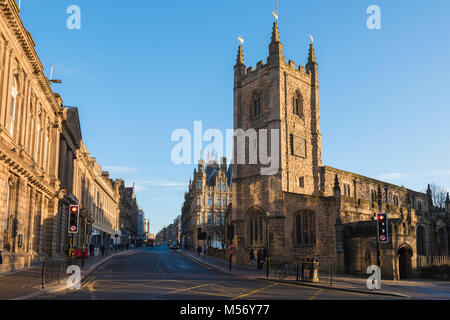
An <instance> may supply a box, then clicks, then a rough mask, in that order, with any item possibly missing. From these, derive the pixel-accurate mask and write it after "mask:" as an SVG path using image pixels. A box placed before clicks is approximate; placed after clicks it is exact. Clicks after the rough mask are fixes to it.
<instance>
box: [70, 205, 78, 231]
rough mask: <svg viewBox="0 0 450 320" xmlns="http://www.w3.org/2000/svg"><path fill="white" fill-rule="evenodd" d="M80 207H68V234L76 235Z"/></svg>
mask: <svg viewBox="0 0 450 320" xmlns="http://www.w3.org/2000/svg"><path fill="white" fill-rule="evenodd" d="M79 213H80V206H70V207H69V233H78V221H79Z"/></svg>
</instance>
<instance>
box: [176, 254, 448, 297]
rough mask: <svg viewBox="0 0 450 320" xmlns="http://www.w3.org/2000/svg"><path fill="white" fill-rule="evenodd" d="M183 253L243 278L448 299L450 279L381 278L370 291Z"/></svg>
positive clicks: (206, 264) (358, 291)
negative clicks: (305, 279)
mask: <svg viewBox="0 0 450 320" xmlns="http://www.w3.org/2000/svg"><path fill="white" fill-rule="evenodd" d="M182 252H183V254H184V255H185V256H187V257H189V258H190V259H193V260H195V261H196V262H198V263H201V264H204V265H205V266H208V267H209V268H213V269H214V270H217V271H219V272H222V273H225V274H232V275H235V276H238V277H241V278H245V279H257V280H266V281H271V282H279V283H289V284H295V285H299V286H310V287H315V288H323V289H327V290H340V291H348V292H357V293H365V294H368V293H369V294H373V295H381V296H393V297H399V298H407V299H425V300H450V281H436V280H429V279H415V280H404V281H393V280H382V281H381V290H376V291H370V290H369V289H366V288H362V287H361V286H360V287H359V288H352V286H351V285H350V284H346V283H345V281H344V280H342V281H341V283H339V281H336V280H339V278H338V279H335V281H334V284H333V286H332V287H331V286H330V285H329V284H326V283H324V282H319V283H309V282H301V281H296V279H295V277H293V276H288V277H286V278H285V279H284V280H280V279H278V278H276V277H274V276H273V275H270V278H267V273H266V270H257V268H256V266H254V267H253V268H249V267H244V266H236V265H232V268H231V271H230V269H229V262H227V261H224V260H222V259H218V258H215V257H211V256H208V255H207V256H204V255H200V256H199V255H198V253H196V252H193V251H190V250H185V251H182Z"/></svg>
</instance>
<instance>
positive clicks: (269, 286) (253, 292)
mask: <svg viewBox="0 0 450 320" xmlns="http://www.w3.org/2000/svg"><path fill="white" fill-rule="evenodd" d="M277 285H278V283H274V284H271V285H268V286H267V287H264V288H261V289H258V290H255V291H252V292H249V293H246V294H242V295H240V296H237V297H234V298H233V299H231V300H237V299H240V298H244V297H248V296H250V295H252V294H255V293H258V292H261V291H264V290H266V289H269V288H271V287H274V286H277Z"/></svg>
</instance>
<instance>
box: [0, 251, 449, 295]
mask: <svg viewBox="0 0 450 320" xmlns="http://www.w3.org/2000/svg"><path fill="white" fill-rule="evenodd" d="M40 271H41V270H40V268H35V267H31V268H27V269H24V270H22V271H17V272H13V273H9V274H5V275H1V276H0V299H3V300H4V299H15V300H25V299H30V300H406V299H445V300H448V299H450V282H438V281H402V282H401V283H399V282H397V283H395V290H390V289H389V288H385V287H389V285H390V284H388V285H385V284H386V283H385V282H384V281H383V282H382V287H383V291H382V292H377V293H376V294H373V293H372V292H370V291H368V290H367V289H366V290H361V289H353V288H346V287H339V286H334V287H332V288H331V287H329V286H328V287H327V286H325V285H323V284H322V285H321V284H311V283H301V282H296V281H295V279H289V278H286V279H285V280H283V281H281V280H279V279H274V278H271V279H266V278H265V272H264V270H257V269H256V267H255V268H247V267H242V266H233V267H232V270H231V272H230V270H229V268H228V263H227V262H226V261H223V260H220V259H216V258H214V257H210V256H206V257H203V256H200V257H199V256H198V255H197V254H196V253H194V252H191V251H185V252H183V251H181V250H180V251H171V250H169V248H167V247H152V248H139V249H134V250H128V251H122V252H119V253H117V254H113V255H109V256H108V257H95V258H89V259H87V260H86V264H85V268H84V269H83V270H82V274H81V277H82V282H81V288H80V289H79V290H68V289H67V287H66V285H65V284H61V285H55V286H52V287H48V288H46V289H45V290H42V289H41V287H40V286H41V283H40V281H41V278H40V276H41V274H40ZM62 282H63V281H62ZM386 291H389V292H386Z"/></svg>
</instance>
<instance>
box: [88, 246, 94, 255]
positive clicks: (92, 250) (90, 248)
mask: <svg viewBox="0 0 450 320" xmlns="http://www.w3.org/2000/svg"><path fill="white" fill-rule="evenodd" d="M89 254H90V256H91V257H93V256H94V244H93V243H91V244H90V245H89Z"/></svg>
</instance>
